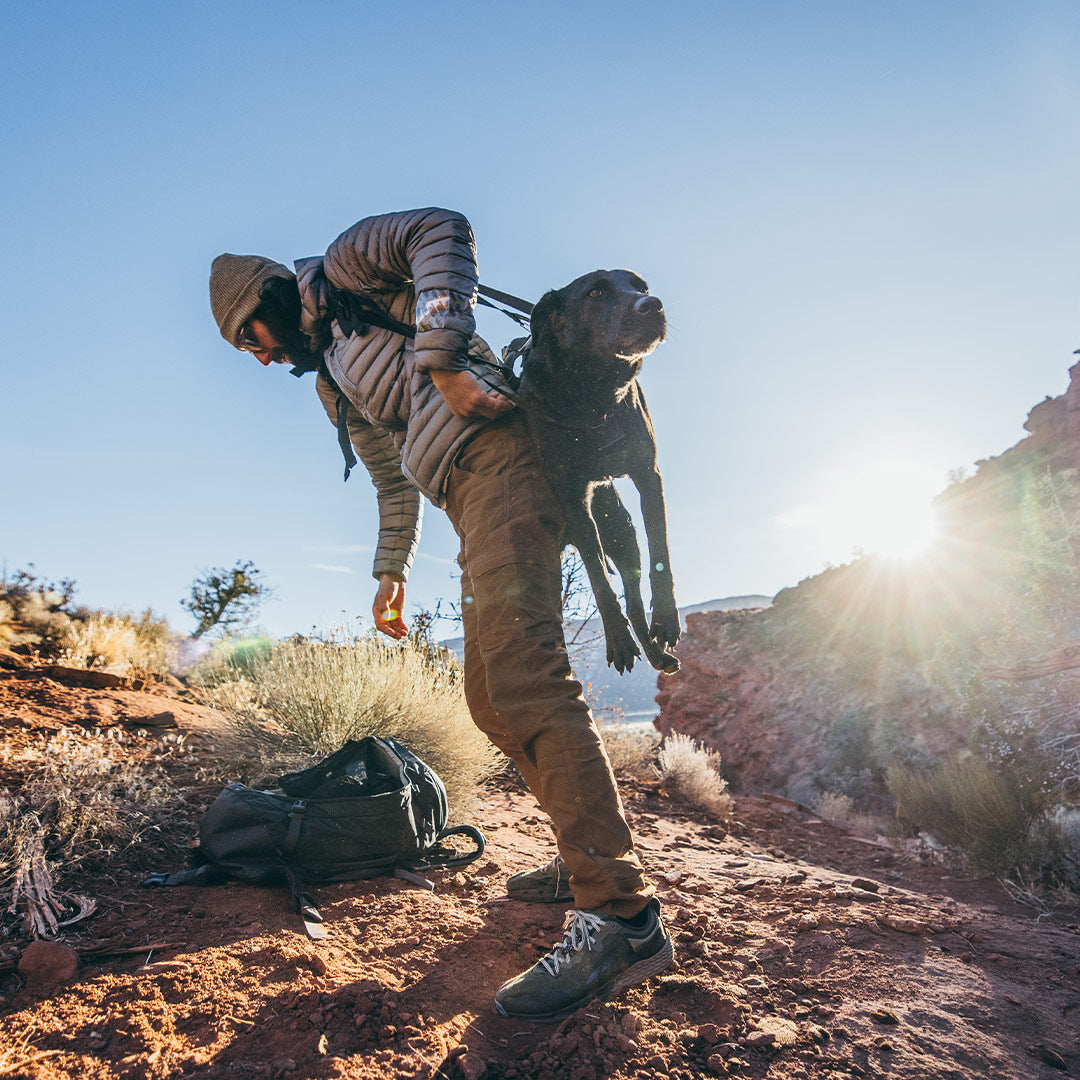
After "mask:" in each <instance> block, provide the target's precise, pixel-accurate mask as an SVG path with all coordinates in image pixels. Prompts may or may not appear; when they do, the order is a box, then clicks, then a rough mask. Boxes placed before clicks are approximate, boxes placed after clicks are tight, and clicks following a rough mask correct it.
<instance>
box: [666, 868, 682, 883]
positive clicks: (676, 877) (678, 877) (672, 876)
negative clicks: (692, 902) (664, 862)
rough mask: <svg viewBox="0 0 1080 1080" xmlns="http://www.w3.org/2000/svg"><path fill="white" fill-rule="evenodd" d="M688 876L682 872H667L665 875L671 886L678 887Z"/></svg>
mask: <svg viewBox="0 0 1080 1080" xmlns="http://www.w3.org/2000/svg"><path fill="white" fill-rule="evenodd" d="M684 877H686V875H685V874H684V873H683V872H682V871H681V870H665V871H664V874H663V878H664V880H665V881H666V882H667V883H668V884H669V885H678V884H679V882H680V881H682V879H683V878H684Z"/></svg>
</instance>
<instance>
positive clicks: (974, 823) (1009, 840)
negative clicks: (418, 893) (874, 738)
mask: <svg viewBox="0 0 1080 1080" xmlns="http://www.w3.org/2000/svg"><path fill="white" fill-rule="evenodd" d="M887 782H888V785H889V790H890V791H891V792H892V795H893V797H894V798H895V799H896V814H897V817H898V818H899V819H900V820H901V821H902V822H904V823H905V824H906V825H908V826H910V827H913V828H916V829H919V830H921V831H923V832H927V833H930V834H931V835H932V836H934V837H936V838H937V839H938V840H940V841H942V842H943V843H945V844H947V845H948V846H949V847H951V848H954V849H956V850H957V851H960V852H962V853H964V854H965V855H966V856H967V857H968V858H969V859H970V860H971V861H972V863H973V864H974V865H975V867H976V868H977V869H979V870H982V871H985V872H987V873H991V874H1009V873H1013V872H1015V871H1021V872H1023V873H1024V874H1025V875H1031V874H1035V875H1037V876H1042V875H1044V874H1046V873H1047V872H1050V873H1052V872H1053V870H1054V864H1055V863H1056V862H1058V861H1059V860H1060V856H1061V850H1062V838H1061V832H1060V830H1059V829H1058V828H1056V827H1055V826H1054V825H1053V823H1052V822H1051V821H1050V819H1049V815H1050V813H1051V812H1052V809H1053V808H1052V806H1051V804H1050V800H1049V799H1048V798H1047V796H1046V795H1045V794H1044V793H1042V792H1040V791H1039V790H1038V789H1033V788H1032V787H1030V786H1029V785H1026V784H1025V783H1023V781H1022V780H1018V778H1017V777H1016V775H1015V774H1013V773H1012V772H1010V771H1009V770H1008V769H1002V768H999V767H996V766H994V765H992V764H991V763H989V762H987V761H986V760H985V759H984V758H980V757H976V756H971V757H968V758H965V759H964V760H961V761H957V762H952V763H950V764H947V765H945V766H943V767H942V768H940V769H937V770H935V771H934V772H931V773H928V774H925V775H919V774H917V773H914V772H911V771H910V770H907V769H903V768H893V769H890V770H889V772H888V776H887Z"/></svg>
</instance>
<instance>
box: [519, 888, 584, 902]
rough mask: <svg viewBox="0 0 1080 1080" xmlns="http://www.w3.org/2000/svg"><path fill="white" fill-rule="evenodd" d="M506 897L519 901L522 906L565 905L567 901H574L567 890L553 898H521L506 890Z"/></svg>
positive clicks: (521, 896)
mask: <svg viewBox="0 0 1080 1080" xmlns="http://www.w3.org/2000/svg"><path fill="white" fill-rule="evenodd" d="M506 895H507V896H509V897H510V899H511V900H520V901H521V902H522V903H523V904H565V903H566V902H567V901H568V900H573V899H574V894H573V893H572V892H571V891H570V890H569V889H567V890H565V891H564V892H557V893H556V894H555V895H554V896H537V895H535V894H534V895H532V896H523V895H522V894H521V893H514V892H511V891H510V890H509V889H507V890H506Z"/></svg>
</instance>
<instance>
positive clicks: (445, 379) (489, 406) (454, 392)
mask: <svg viewBox="0 0 1080 1080" xmlns="http://www.w3.org/2000/svg"><path fill="white" fill-rule="evenodd" d="M431 381H432V382H433V383H434V384H435V387H436V389H437V390H438V391H439V393H440V394H442V396H443V397H444V398H445V399H446V404H447V405H449V406H450V411H451V412H452V413H453V414H454V415H455V416H456V417H457V418H458V419H459V420H469V419H471V418H473V417H476V416H486V417H487V418H488V419H489V420H494V419H495V418H496V417H497V416H502V414H503V413H506V412H509V411H510V410H511V409H512V408H513V407H514V403H513V402H512V401H511V400H510V399H509V398H507V397H504V396H503V395H502V394H500V393H499V392H498V391H497V390H485V389H484V387H483V385H482V383H481V382H480V380H479V379H478V378H477V377H476V376H475V375H474V374H473V373H472V372H471V371H432V372H431Z"/></svg>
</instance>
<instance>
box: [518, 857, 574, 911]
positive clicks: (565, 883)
mask: <svg viewBox="0 0 1080 1080" xmlns="http://www.w3.org/2000/svg"><path fill="white" fill-rule="evenodd" d="M506 895H507V896H509V897H510V899H511V900H526V901H528V902H529V903H531V904H557V903H560V902H561V901H563V900H573V898H574V894H573V893H572V892H571V891H570V870H569V868H568V867H567V865H566V863H564V862H563V861H562V859H561V858H560V857H559V856H558V855H556V856H555V858H554V859H552V860H551V862H549V863H548V864H547V866H540V867H537V869H535V870H526V871H524V872H523V873H521V874H514V876H513V877H509V878H507V879H506Z"/></svg>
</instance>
